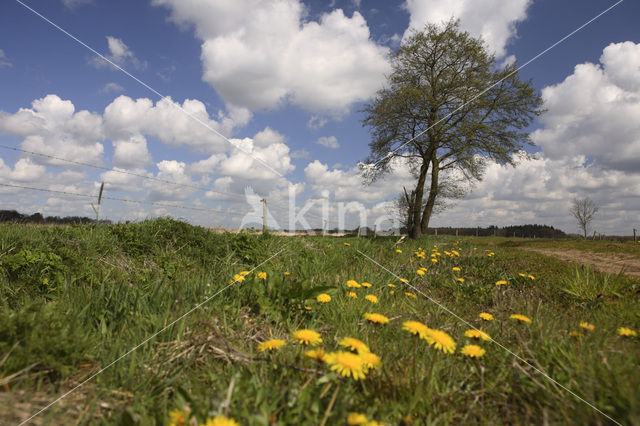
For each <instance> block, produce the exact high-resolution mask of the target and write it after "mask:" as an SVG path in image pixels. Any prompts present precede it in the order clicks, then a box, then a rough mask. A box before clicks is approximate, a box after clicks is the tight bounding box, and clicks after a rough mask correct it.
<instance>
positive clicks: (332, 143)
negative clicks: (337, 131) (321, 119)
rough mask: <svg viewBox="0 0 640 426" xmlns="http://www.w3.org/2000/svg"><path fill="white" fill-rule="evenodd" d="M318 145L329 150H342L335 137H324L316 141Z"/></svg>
mask: <svg viewBox="0 0 640 426" xmlns="http://www.w3.org/2000/svg"><path fill="white" fill-rule="evenodd" d="M316 143H317V144H318V145H322V146H326V147H327V148H332V149H338V148H340V144H339V143H338V138H336V137H335V136H322V137H320V138H318V140H317V141H316Z"/></svg>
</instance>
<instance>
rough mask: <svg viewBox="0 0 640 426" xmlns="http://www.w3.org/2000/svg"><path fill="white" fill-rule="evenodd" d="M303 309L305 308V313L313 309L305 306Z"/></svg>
mask: <svg viewBox="0 0 640 426" xmlns="http://www.w3.org/2000/svg"><path fill="white" fill-rule="evenodd" d="M304 308H305V309H306V310H307V311H311V310H313V308H312V307H311V306H305V307H304Z"/></svg>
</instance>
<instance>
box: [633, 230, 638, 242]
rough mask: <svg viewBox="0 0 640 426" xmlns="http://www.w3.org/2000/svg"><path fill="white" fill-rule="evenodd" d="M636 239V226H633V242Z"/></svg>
mask: <svg viewBox="0 0 640 426" xmlns="http://www.w3.org/2000/svg"><path fill="white" fill-rule="evenodd" d="M637 242H638V240H637V239H636V228H633V243H634V244H635V243H637Z"/></svg>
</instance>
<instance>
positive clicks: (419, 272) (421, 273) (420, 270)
mask: <svg viewBox="0 0 640 426" xmlns="http://www.w3.org/2000/svg"><path fill="white" fill-rule="evenodd" d="M416 274H418V275H424V274H425V272H424V269H418V270H417V271H416Z"/></svg>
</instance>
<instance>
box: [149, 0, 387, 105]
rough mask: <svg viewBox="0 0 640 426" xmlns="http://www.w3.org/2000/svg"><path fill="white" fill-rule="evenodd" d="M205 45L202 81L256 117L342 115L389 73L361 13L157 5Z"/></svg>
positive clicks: (276, 1) (295, 6)
mask: <svg viewBox="0 0 640 426" xmlns="http://www.w3.org/2000/svg"><path fill="white" fill-rule="evenodd" d="M153 4H155V5H162V6H166V7H168V8H170V10H171V20H173V21H174V22H176V23H178V24H179V25H182V26H184V27H188V26H193V27H194V28H195V32H196V35H197V36H198V37H199V38H200V39H201V40H202V41H203V44H202V55H201V58H202V62H203V66H204V74H203V79H204V81H206V82H207V83H209V84H210V85H211V86H212V87H213V88H214V89H215V90H216V91H217V92H218V93H219V94H220V95H221V96H222V98H223V99H224V100H225V101H226V102H227V103H228V104H232V105H241V106H244V107H247V108H250V109H252V110H257V109H263V108H277V107H278V106H280V105H282V104H283V103H285V102H291V103H293V104H296V105H298V106H301V107H302V108H305V109H307V110H309V111H312V112H324V113H330V114H333V115H336V114H338V115H339V114H344V113H346V112H347V111H348V109H349V106H350V105H351V104H352V103H354V102H358V101H363V100H366V99H369V98H370V97H371V96H372V95H373V94H374V93H375V91H376V90H377V89H379V88H380V85H381V83H382V82H383V80H384V74H385V72H387V71H388V70H389V64H388V62H387V59H386V55H387V53H388V49H387V48H386V47H382V46H378V45H377V44H376V43H375V42H374V41H372V40H371V39H370V33H369V28H368V26H367V23H366V21H365V19H364V18H363V17H362V15H361V14H360V13H358V12H354V13H353V15H352V16H351V17H348V16H345V15H344V13H343V11H342V10H341V9H336V10H333V11H332V12H330V13H325V14H323V15H322V16H321V17H320V19H319V21H311V20H307V16H306V10H305V7H304V5H303V4H302V3H301V2H300V1H299V0H273V1H260V0H240V1H234V2H213V1H206V0H153Z"/></svg>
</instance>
